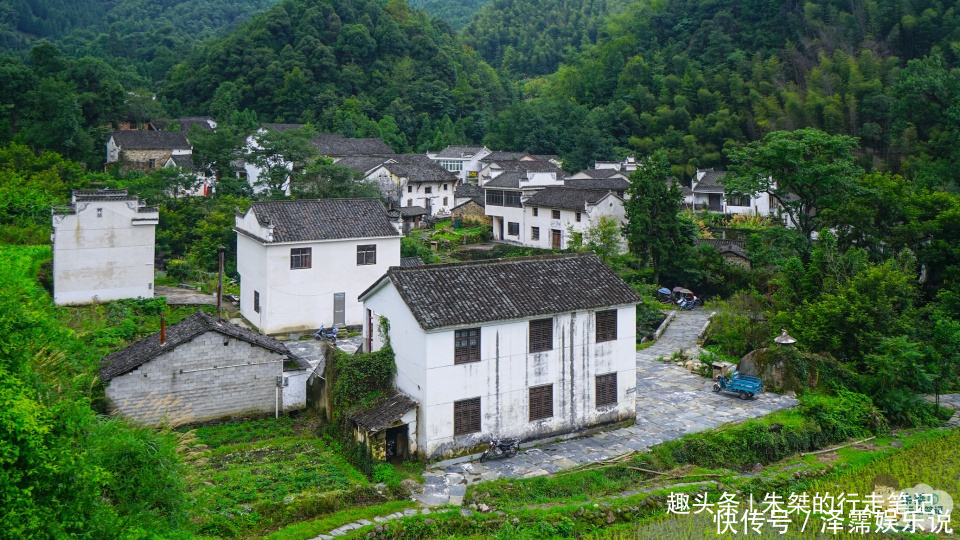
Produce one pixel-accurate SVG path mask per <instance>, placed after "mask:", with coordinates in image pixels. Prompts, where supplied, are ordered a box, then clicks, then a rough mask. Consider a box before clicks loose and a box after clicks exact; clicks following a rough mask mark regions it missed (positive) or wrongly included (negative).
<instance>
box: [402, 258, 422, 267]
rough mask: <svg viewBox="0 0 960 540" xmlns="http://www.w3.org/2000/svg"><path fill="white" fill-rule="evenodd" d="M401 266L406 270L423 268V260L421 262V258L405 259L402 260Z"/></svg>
mask: <svg viewBox="0 0 960 540" xmlns="http://www.w3.org/2000/svg"><path fill="white" fill-rule="evenodd" d="M400 266H402V267H404V268H410V267H411V266H423V260H421V259H420V257H403V258H401V259H400Z"/></svg>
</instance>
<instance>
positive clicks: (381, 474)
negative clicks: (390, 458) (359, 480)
mask: <svg viewBox="0 0 960 540" xmlns="http://www.w3.org/2000/svg"><path fill="white" fill-rule="evenodd" d="M400 480H401V477H400V474H399V473H397V469H395V468H394V466H393V465H391V464H389V463H378V464H377V465H374V467H373V481H374V482H380V483H384V484H386V485H387V486H388V487H394V486H399V485H400Z"/></svg>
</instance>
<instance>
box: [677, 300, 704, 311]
mask: <svg viewBox="0 0 960 540" xmlns="http://www.w3.org/2000/svg"><path fill="white" fill-rule="evenodd" d="M697 300H699V298H697V297H696V296H694V297H693V298H684V299H682V300H680V301H679V302H677V305H678V306H680V309H681V310H683V311H691V310H692V309H693V308H694V307H695V306H696V305H697ZM700 305H703V303H701V304H700Z"/></svg>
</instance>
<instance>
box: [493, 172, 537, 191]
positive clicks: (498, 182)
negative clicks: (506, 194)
mask: <svg viewBox="0 0 960 540" xmlns="http://www.w3.org/2000/svg"><path fill="white" fill-rule="evenodd" d="M526 177H527V175H526V174H524V173H519V172H513V171H509V172H505V173H500V174H498V175H497V177H496V178H493V179H491V180H490V181H488V182H487V183H486V184H484V185H483V187H485V188H511V189H520V180H521V179H522V178H526Z"/></svg>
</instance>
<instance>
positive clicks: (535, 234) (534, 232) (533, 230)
mask: <svg viewBox="0 0 960 540" xmlns="http://www.w3.org/2000/svg"><path fill="white" fill-rule="evenodd" d="M530 239H531V240H539V239H540V227H530Z"/></svg>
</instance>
